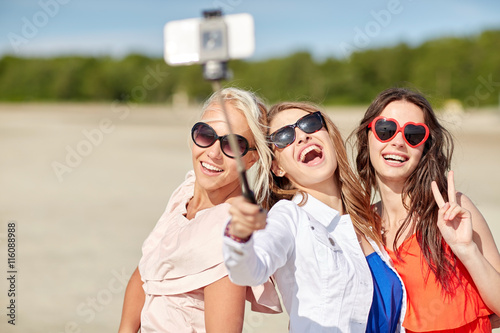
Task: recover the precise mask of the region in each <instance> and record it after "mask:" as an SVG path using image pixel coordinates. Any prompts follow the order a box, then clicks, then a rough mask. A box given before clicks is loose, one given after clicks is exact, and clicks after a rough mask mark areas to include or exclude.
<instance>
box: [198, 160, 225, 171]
mask: <svg viewBox="0 0 500 333" xmlns="http://www.w3.org/2000/svg"><path fill="white" fill-rule="evenodd" d="M201 166H202V167H203V168H204V169H205V170H207V171H209V172H222V171H223V170H222V169H219V168H217V167H215V166H213V165H212V164H208V163H207V162H201Z"/></svg>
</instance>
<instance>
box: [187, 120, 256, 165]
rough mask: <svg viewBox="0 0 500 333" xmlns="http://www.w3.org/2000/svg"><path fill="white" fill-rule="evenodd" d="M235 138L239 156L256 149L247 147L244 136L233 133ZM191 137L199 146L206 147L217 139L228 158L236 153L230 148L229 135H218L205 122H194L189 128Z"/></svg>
mask: <svg viewBox="0 0 500 333" xmlns="http://www.w3.org/2000/svg"><path fill="white" fill-rule="evenodd" d="M233 135H234V136H235V138H236V142H237V145H238V149H239V152H238V154H239V156H240V157H243V156H245V155H246V153H248V151H249V150H257V149H256V148H249V147H248V141H247V139H245V138H244V137H242V136H241V135H238V134H233ZM191 138H192V139H193V142H194V143H195V144H196V145H197V146H198V147H201V148H208V147H210V146H211V145H213V144H214V143H215V142H216V141H217V140H219V141H220V148H221V150H222V152H223V153H224V155H226V156H227V157H230V158H234V157H235V156H236V155H235V154H234V152H233V150H232V149H231V145H230V144H229V135H223V136H218V135H217V133H216V132H215V130H214V129H213V128H212V127H211V126H210V125H208V124H206V123H202V122H199V123H196V124H194V126H193V128H192V129H191Z"/></svg>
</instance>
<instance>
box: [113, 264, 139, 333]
mask: <svg viewBox="0 0 500 333" xmlns="http://www.w3.org/2000/svg"><path fill="white" fill-rule="evenodd" d="M144 300H145V295H144V290H143V289H142V281H141V274H140V273H139V268H136V269H135V271H134V273H132V276H131V277H130V280H129V281H128V284H127V289H126V290H125V299H124V301H123V309H122V319H121V322H120V328H119V330H118V332H119V333H137V331H138V330H139V328H140V327H141V311H142V308H143V306H144Z"/></svg>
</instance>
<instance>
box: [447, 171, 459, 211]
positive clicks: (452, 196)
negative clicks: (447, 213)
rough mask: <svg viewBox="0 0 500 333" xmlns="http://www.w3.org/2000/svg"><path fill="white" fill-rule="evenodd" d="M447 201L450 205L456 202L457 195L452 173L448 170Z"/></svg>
mask: <svg viewBox="0 0 500 333" xmlns="http://www.w3.org/2000/svg"><path fill="white" fill-rule="evenodd" d="M448 201H449V202H450V203H455V202H457V193H456V191H455V180H454V173H453V171H451V170H450V172H448Z"/></svg>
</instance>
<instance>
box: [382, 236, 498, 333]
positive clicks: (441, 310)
mask: <svg viewBox="0 0 500 333" xmlns="http://www.w3.org/2000/svg"><path fill="white" fill-rule="evenodd" d="M446 250H447V251H450V252H451V249H450V248H449V247H447V249H446ZM399 251H400V255H401V257H402V260H398V259H397V257H396V253H395V252H393V251H391V249H387V252H388V253H389V256H390V257H391V259H392V260H393V262H394V266H395V268H396V270H397V271H398V273H399V275H400V276H401V279H402V280H403V282H404V284H405V287H406V290H407V295H408V297H407V310H406V316H405V319H404V322H403V326H404V327H405V328H407V329H408V330H410V331H420V332H427V331H433V330H448V329H456V328H459V327H462V326H470V325H467V324H469V323H472V322H473V321H475V320H476V319H477V318H479V317H485V319H486V320H487V321H488V323H489V319H488V317H487V316H488V315H489V314H491V313H492V312H491V310H489V309H488V308H487V307H486V305H485V304H484V302H483V300H482V299H481V296H479V292H478V290H477V288H476V286H475V284H474V282H473V280H472V278H471V276H470V274H469V272H468V271H467V269H466V268H465V266H464V265H463V264H462V263H461V262H460V261H458V262H457V266H456V269H457V270H458V271H459V272H460V274H459V275H460V277H459V278H460V280H461V282H462V285H461V287H459V288H458V289H457V290H456V293H455V295H454V296H447V295H446V294H445V293H444V291H443V290H442V288H441V285H440V284H439V283H438V282H437V280H436V279H435V278H434V274H433V273H432V272H430V273H428V272H429V271H430V270H429V266H428V265H427V262H426V261H425V259H424V256H423V254H422V251H421V250H420V246H419V245H418V241H417V239H416V236H415V234H413V235H412V236H411V237H410V238H408V239H407V240H405V241H404V242H403V244H401V246H400V247H399ZM455 279H456V278H455ZM483 319H484V318H483ZM486 326H488V325H486ZM459 331H460V332H461V331H462V330H459ZM467 331H468V329H467V330H464V332H467ZM476 332H477V330H476ZM488 332H491V328H489V331H488Z"/></svg>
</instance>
